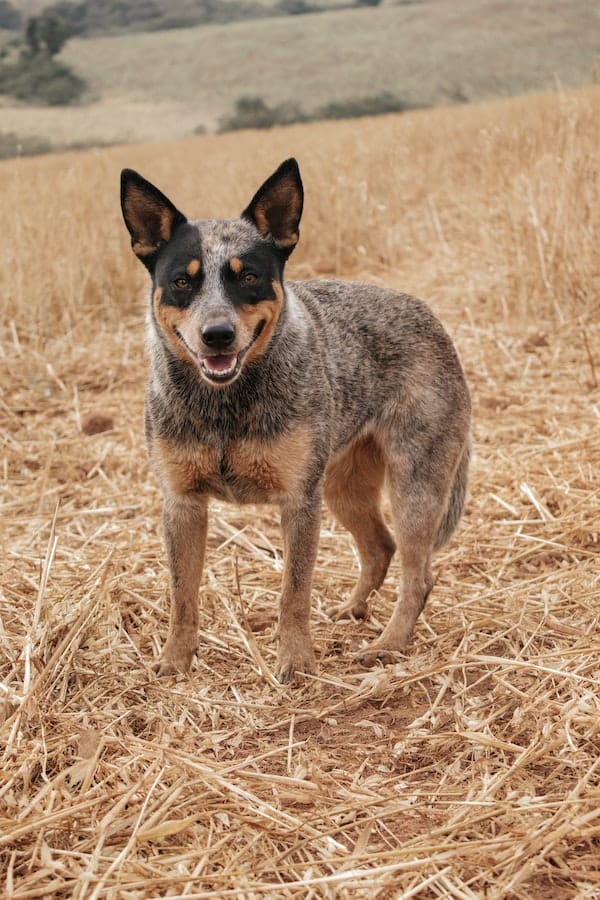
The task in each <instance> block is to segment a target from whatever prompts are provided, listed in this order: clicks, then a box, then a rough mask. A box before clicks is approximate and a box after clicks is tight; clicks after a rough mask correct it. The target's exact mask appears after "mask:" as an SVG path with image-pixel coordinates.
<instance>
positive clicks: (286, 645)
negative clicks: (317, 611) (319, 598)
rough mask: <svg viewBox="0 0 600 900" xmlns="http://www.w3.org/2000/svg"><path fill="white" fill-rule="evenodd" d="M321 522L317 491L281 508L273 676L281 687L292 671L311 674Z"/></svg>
mask: <svg viewBox="0 0 600 900" xmlns="http://www.w3.org/2000/svg"><path fill="white" fill-rule="evenodd" d="M320 522H321V491H320V489H319V490H318V491H316V492H314V493H312V494H311V495H310V496H305V497H303V498H302V500H301V501H299V500H294V501H293V502H292V501H289V502H288V503H286V504H284V505H283V506H282V509H281V528H282V531H283V561H284V571H283V589H282V593H281V602H280V607H279V650H278V653H277V677H278V679H279V681H281V682H282V683H283V684H287V683H289V682H290V681H293V680H294V675H295V673H296V672H314V671H315V655H314V652H313V648H312V642H311V639H310V590H311V586H312V576H313V570H314V567H315V560H316V557H317V545H318V543H319V528H320Z"/></svg>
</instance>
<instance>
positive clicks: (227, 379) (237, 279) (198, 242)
mask: <svg viewBox="0 0 600 900" xmlns="http://www.w3.org/2000/svg"><path fill="white" fill-rule="evenodd" d="M302 203H303V191H302V181H301V179H300V172H299V169H298V164H297V162H296V160H295V159H288V160H286V161H285V162H284V163H282V164H281V165H280V166H279V168H278V169H277V171H276V172H274V173H273V175H271V177H270V178H268V179H267V181H265V183H264V184H263V185H262V187H260V188H259V189H258V191H257V192H256V194H255V195H254V197H253V198H252V200H251V201H250V203H249V205H248V206H247V207H246V209H245V210H244V212H243V213H242V214H241V216H240V218H239V219H219V220H209V221H202V222H190V221H188V220H187V218H186V217H185V216H184V215H183V214H182V213H181V212H179V210H178V209H177V208H176V207H175V206H174V205H173V203H171V201H170V200H169V199H168V198H167V197H165V195H164V194H163V193H161V191H159V190H158V188H156V187H154V185H152V184H150V182H149V181H146V179H145V178H142V177H141V175H138V174H137V172H134V171H133V170H131V169H124V170H123V172H122V175H121V207H122V209H123V216H124V219H125V224H126V225H127V228H128V230H129V233H130V235H131V245H132V247H133V251H134V253H135V254H136V256H137V257H138V259H140V260H141V261H142V262H143V263H144V265H145V266H146V268H147V269H148V271H149V272H150V275H151V277H152V318H153V322H154V325H155V327H156V328H157V329H158V332H159V334H160V336H161V338H162V339H163V340H164V342H165V343H166V345H167V346H168V347H169V349H170V350H171V352H172V353H174V354H175V355H177V356H178V357H179V358H181V359H183V360H184V361H185V362H187V363H189V364H190V365H193V366H195V367H196V368H197V370H198V372H199V373H200V375H201V377H202V378H203V379H204V380H205V381H206V382H208V383H209V384H211V385H213V386H216V387H219V386H220V387H223V386H225V385H229V384H232V383H233V382H234V381H235V380H236V378H237V377H238V376H239V374H240V372H241V371H242V368H243V366H244V365H245V364H247V363H248V362H250V361H251V360H252V359H255V358H256V357H258V356H260V355H261V354H262V353H264V351H265V350H266V348H267V346H268V345H269V342H270V341H271V338H272V336H273V333H274V330H275V326H276V325H277V321H278V319H279V316H280V313H281V310H282V307H283V303H284V290H283V268H284V265H285V262H286V260H287V258H288V256H289V255H290V253H291V252H292V250H293V249H294V247H295V246H296V244H297V242H298V237H299V231H298V226H299V223H300V217H301V215H302Z"/></svg>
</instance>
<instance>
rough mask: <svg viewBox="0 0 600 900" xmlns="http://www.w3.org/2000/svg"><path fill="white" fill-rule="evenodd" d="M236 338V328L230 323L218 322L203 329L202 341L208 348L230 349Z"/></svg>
mask: <svg viewBox="0 0 600 900" xmlns="http://www.w3.org/2000/svg"><path fill="white" fill-rule="evenodd" d="M234 337H235V328H234V327H233V325H231V324H230V323H229V322H216V323H214V324H213V325H205V326H204V328H203V329H202V340H203V341H204V343H205V344H206V346H207V347H214V348H215V349H222V348H224V347H229V345H230V344H231V343H233V339H234Z"/></svg>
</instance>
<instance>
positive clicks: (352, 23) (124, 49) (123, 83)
mask: <svg viewBox="0 0 600 900" xmlns="http://www.w3.org/2000/svg"><path fill="white" fill-rule="evenodd" d="M599 46H600V18H599V15H598V12H597V10H596V8H595V7H594V5H593V4H590V3H589V2H587V0H572V2H570V3H569V4H558V3H555V4H547V3H546V2H545V0H530V2H528V3H526V4H523V3H521V2H518V0H504V2H495V0H486V2H484V3H481V2H479V0H461V2H459V3H455V2H452V0H424V2H421V3H415V4H407V5H404V4H403V5H388V4H386V5H384V6H381V7H379V8H377V9H350V10H337V11H332V12H327V13H321V14H315V15H306V16H293V17H286V18H273V19H268V20H253V21H248V22H243V23H242V22H238V23H233V24H229V25H226V26H216V25H215V26H205V27H199V28H193V29H185V30H175V31H165V32H158V33H147V34H133V35H127V36H117V37H110V38H108V37H107V38H95V39H90V40H73V41H72V42H71V43H70V44H69V45H67V47H66V49H65V51H64V53H63V58H64V59H65V61H67V62H68V63H70V64H71V65H73V67H74V68H75V69H76V71H77V72H79V73H80V74H81V75H83V76H84V77H85V78H86V79H87V80H88V81H89V82H90V84H91V86H92V88H93V91H94V94H95V96H96V97H97V100H96V101H95V102H94V103H92V104H91V105H89V106H85V107H80V108H67V109H35V110H34V109H31V108H13V107H10V106H8V105H5V106H4V107H3V108H2V128H3V130H6V131H15V132H17V133H18V134H22V135H40V136H44V137H47V138H49V139H50V140H51V141H53V142H54V143H56V144H59V145H65V144H69V143H72V142H82V143H86V142H116V141H143V140H157V139H161V140H162V139H169V138H178V137H184V136H186V135H189V134H191V133H193V132H194V130H195V129H196V128H197V127H198V126H203V127H205V128H207V129H208V130H213V129H214V128H215V127H216V125H217V123H218V120H219V118H220V117H221V116H222V115H224V114H226V113H230V112H231V111H232V109H233V108H234V105H235V102H236V100H237V99H238V98H239V97H240V96H241V95H244V94H245V95H248V94H249V95H256V96H260V97H261V98H263V99H264V100H265V101H267V102H268V103H286V102H295V103H298V104H299V105H300V106H302V107H303V108H304V109H306V110H307V111H310V110H313V109H315V108H316V107H318V106H319V105H322V104H323V103H326V102H329V101H332V100H344V101H346V100H352V99H355V98H357V97H369V96H374V95H378V94H381V93H382V92H386V91H387V92H390V93H393V94H395V95H397V96H399V97H401V98H402V99H403V100H405V101H406V102H407V103H410V104H414V105H418V106H431V105H439V104H451V103H456V102H464V101H472V100H481V99H485V98H491V97H497V96H510V95H515V94H522V93H527V92H531V91H540V90H548V89H553V88H555V87H556V86H557V85H562V86H565V87H566V86H570V85H577V84H581V83H584V82H586V81H589V80H590V79H591V78H592V74H593V68H594V63H595V60H596V58H597V53H598V47H599Z"/></svg>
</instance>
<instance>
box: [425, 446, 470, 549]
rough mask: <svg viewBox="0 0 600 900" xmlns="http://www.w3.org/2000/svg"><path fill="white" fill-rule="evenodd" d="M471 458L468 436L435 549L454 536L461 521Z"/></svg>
mask: <svg viewBox="0 0 600 900" xmlns="http://www.w3.org/2000/svg"><path fill="white" fill-rule="evenodd" d="M470 458H471V439H470V438H468V439H467V442H466V444H465V448H464V450H463V452H462V456H461V458H460V461H459V463H458V466H457V469H456V474H455V476H454V483H453V485H452V489H451V491H450V496H449V498H448V505H447V507H446V511H445V513H444V515H443V517H442V521H441V522H440V527H439V528H438V533H437V535H436V538H435V544H434V550H439V549H440V547H443V546H444V544H445V543H446V541H448V540H449V539H450V537H451V536H452V534H453V532H454V530H455V528H456V526H457V525H458V523H459V522H460V517H461V516H462V513H463V509H464V506H465V498H466V495H467V475H468V471H469V460H470Z"/></svg>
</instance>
